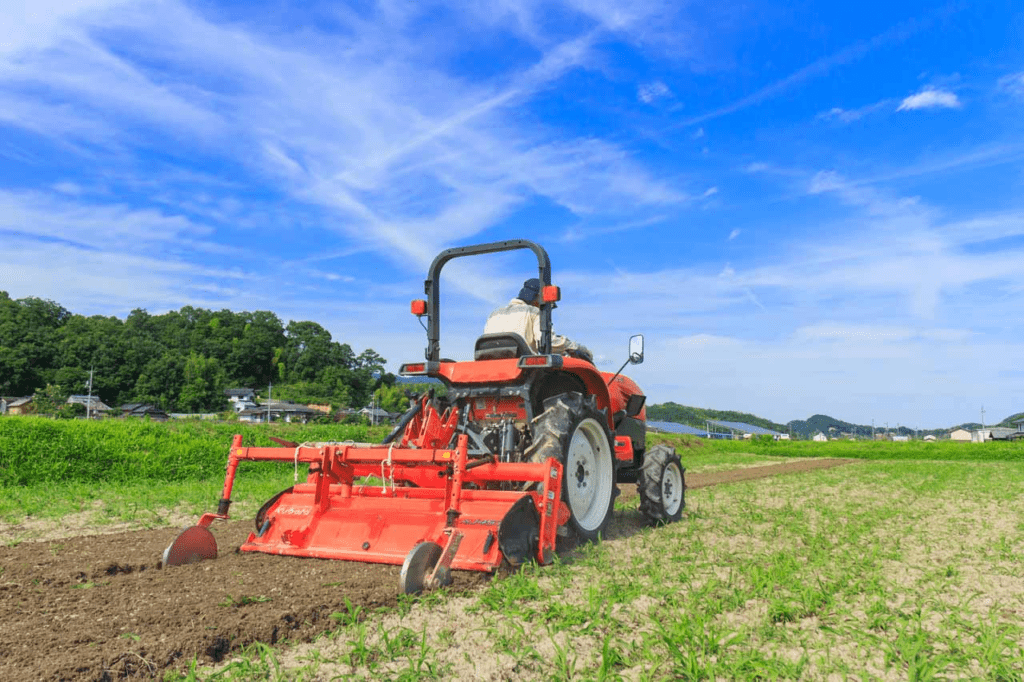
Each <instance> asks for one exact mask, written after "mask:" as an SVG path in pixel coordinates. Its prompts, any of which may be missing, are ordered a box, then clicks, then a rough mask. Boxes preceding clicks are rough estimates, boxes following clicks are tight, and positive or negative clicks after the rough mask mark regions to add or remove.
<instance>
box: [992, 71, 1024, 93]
mask: <svg viewBox="0 0 1024 682" xmlns="http://www.w3.org/2000/svg"><path fill="white" fill-rule="evenodd" d="M998 87H999V89H1000V90H1002V91H1003V92H1008V93H1010V94H1011V95H1015V96H1017V97H1022V98H1024V71H1021V72H1019V73H1011V74H1007V75H1005V76H1003V77H1002V78H1000V79H999V83H998Z"/></svg>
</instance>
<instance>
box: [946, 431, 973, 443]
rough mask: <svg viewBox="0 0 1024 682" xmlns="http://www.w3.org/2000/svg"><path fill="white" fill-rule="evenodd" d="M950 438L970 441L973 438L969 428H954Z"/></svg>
mask: <svg viewBox="0 0 1024 682" xmlns="http://www.w3.org/2000/svg"><path fill="white" fill-rule="evenodd" d="M949 439H950V440H959V441H969V440H971V432H970V431H968V430H967V429H953V430H952V431H950V432H949Z"/></svg>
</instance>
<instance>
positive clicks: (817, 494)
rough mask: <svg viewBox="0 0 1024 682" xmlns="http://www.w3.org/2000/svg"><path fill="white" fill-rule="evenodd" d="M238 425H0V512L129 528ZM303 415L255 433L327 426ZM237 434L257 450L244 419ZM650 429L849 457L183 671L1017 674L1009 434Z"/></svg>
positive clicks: (707, 459) (707, 491) (293, 675)
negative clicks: (783, 434) (733, 434)
mask: <svg viewBox="0 0 1024 682" xmlns="http://www.w3.org/2000/svg"><path fill="white" fill-rule="evenodd" d="M239 428H240V427H239V426H237V425H232V426H223V425H207V424H183V425H159V424H127V425H121V424H117V423H110V424H107V423H97V424H85V423H79V422H72V423H65V424H61V423H59V422H48V421H44V420H20V419H19V420H14V419H3V420H0V457H2V460H0V467H3V479H2V480H3V486H2V490H0V492H2V493H3V495H2V496H0V515H2V516H3V517H4V519H5V520H8V521H16V520H17V519H19V518H23V516H24V515H25V514H41V515H51V516H60V515H61V514H65V513H68V512H69V511H73V512H81V511H84V510H92V512H91V513H94V514H97V515H103V517H104V518H107V519H110V520H120V521H129V522H131V523H135V524H139V525H147V524H158V523H166V522H168V521H167V520H166V518H165V516H166V513H167V512H166V510H167V509H169V508H174V507H178V508H181V507H182V505H184V506H185V507H187V506H189V505H195V506H196V509H195V510H194V513H198V512H200V511H208V510H210V509H211V508H212V504H213V502H214V501H215V500H216V498H217V496H218V495H219V489H220V484H221V478H220V477H221V475H222V474H221V472H222V471H223V466H224V461H225V459H226V456H227V448H228V444H229V443H230V438H231V434H232V433H233V432H234V431H236V430H238V429H239ZM319 428H322V427H318V428H317V429H311V430H308V431H307V430H303V429H300V428H296V427H291V428H286V429H283V430H281V431H277V430H275V431H274V433H275V434H277V435H280V436H282V437H285V438H289V439H291V440H295V441H299V440H306V439H332V440H342V439H344V438H343V437H341V436H338V435H337V433H331V434H329V435H328V434H325V432H323V431H320V430H318V429H319ZM327 428H328V429H330V428H331V427H327ZM118 429H123V430H124V431H119V430H118ZM275 429H276V427H275ZM242 431H243V432H244V433H245V436H246V439H247V441H248V440H249V439H251V441H249V442H252V443H254V444H260V443H264V444H265V443H269V441H266V442H264V441H261V440H260V439H261V438H266V436H267V435H268V432H267V430H266V427H249V428H248V429H245V428H242ZM382 435H383V430H381V432H380V433H372V434H366V433H365V430H364V431H363V432H362V433H357V432H351V433H346V434H345V437H350V438H352V439H356V440H373V439H376V440H379V439H380V437H381V436H382ZM667 440H669V441H670V442H672V443H674V444H675V445H676V446H677V448H678V449H679V451H680V453H681V455H682V459H683V462H684V464H685V465H686V466H687V468H688V470H689V471H691V472H701V471H712V470H719V469H723V468H731V467H743V466H755V465H759V464H764V463H769V462H775V461H783V460H785V459H787V458H792V457H849V458H857V459H862V460H865V461H862V462H858V463H855V464H852V465H849V466H843V467H838V468H834V469H827V470H818V471H811V472H806V473H801V474H794V475H789V476H779V477H773V478H767V479H761V480H756V481H748V482H743V483H734V484H730V485H722V486H716V487H711V488H702V489H697V490H692V491H690V492H689V493H688V497H687V511H686V514H685V515H684V518H683V519H682V521H680V522H679V523H677V524H673V525H671V526H667V527H662V528H647V527H644V526H643V525H642V524H641V523H640V515H639V513H638V512H637V510H636V508H635V498H633V500H634V501H633V502H632V503H630V502H628V501H627V502H625V503H623V504H622V505H620V506H619V509H618V511H617V519H616V528H617V529H619V530H618V531H616V532H615V533H614V534H613V537H610V538H609V539H607V540H606V541H605V542H603V543H601V544H599V545H595V546H590V547H587V548H585V549H584V550H583V551H582V552H580V553H579V554H578V555H575V556H569V557H565V558H564V560H563V561H561V562H560V563H556V564H555V565H553V566H548V567H542V568H538V567H527V568H526V569H525V570H523V571H521V572H519V573H515V574H513V575H511V576H507V577H504V578H501V579H495V580H493V581H491V582H490V583H488V585H487V586H486V587H484V588H482V589H479V590H477V591H475V592H472V593H468V594H449V593H447V592H444V591H442V592H438V593H434V594H431V595H429V596H427V597H425V598H423V599H421V600H419V601H413V600H409V601H403V603H402V605H401V606H400V607H399V608H393V609H388V610H382V611H377V612H370V613H366V612H357V613H343V612H342V611H343V609H340V608H339V613H338V614H337V618H336V621H337V625H336V628H335V630H334V631H333V632H331V633H329V634H327V635H325V636H324V637H322V638H321V639H320V640H319V641H317V642H315V643H313V644H303V645H297V646H286V647H277V648H271V647H269V646H266V645H257V646H255V647H252V648H251V649H249V650H247V652H245V653H244V654H243V655H242V656H240V657H238V658H236V659H235V660H233V661H231V662H230V663H228V664H227V665H223V666H219V667H217V668H209V669H207V668H200V669H196V670H193V672H192V673H191V674H190V675H189V677H191V678H192V679H201V680H254V679H259V680H330V679H349V678H354V679H393V680H411V679H514V680H518V679H522V680H533V679H555V680H569V679H586V680H591V679H595V680H613V679H614V680H619V679H622V680H670V679H687V680H698V679H742V680H746V679H762V680H763V679H806V680H823V679H837V680H840V679H864V680H933V679H979V680H1021V679H1024V649H1022V644H1021V643H1022V642H1024V494H1022V493H1024V483H1022V481H1024V444H1012V445H1011V444H1000V443H986V444H971V443H936V444H923V443H863V444H862V443H849V442H830V443H771V444H767V443H760V442H754V443H750V442H723V441H717V442H714V441H713V442H710V443H709V442H706V441H697V442H690V441H685V440H683V439H679V438H678V437H675V438H668V439H667ZM12 453H13V454H12ZM179 458H180V459H179ZM52 459H58V460H59V459H63V460H65V461H58V462H53V461H51V460H52ZM986 460H987V461H986ZM100 462H102V463H100ZM253 468H254V469H257V468H261V467H257V466H256V465H255V464H254V465H253ZM270 469H273V470H272V471H271V470H266V471H263V472H260V471H252V472H249V473H244V475H245V476H246V478H245V479H242V478H240V481H239V485H238V486H237V488H236V489H238V490H240V491H241V490H243V489H245V490H247V491H248V492H247V493H246V495H247V497H246V499H247V500H249V501H248V504H251V505H253V506H254V505H256V504H258V503H259V502H261V501H262V500H264V499H266V497H268V496H269V494H271V493H272V492H275V491H276V490H277V489H279V488H280V487H283V486H284V485H288V484H290V482H291V478H292V474H293V472H292V469H291V467H288V466H283V467H270ZM104 472H110V473H111V479H110V480H104ZM65 476H66V477H68V479H67V480H65V479H64V478H62V477H65ZM76 477H77V478H76ZM146 477H148V478H146ZM243 480H244V485H242V482H243Z"/></svg>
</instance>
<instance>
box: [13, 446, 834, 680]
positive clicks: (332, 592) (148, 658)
mask: <svg viewBox="0 0 1024 682" xmlns="http://www.w3.org/2000/svg"><path fill="white" fill-rule="evenodd" d="M851 461H854V460H839V459H822V460H801V461H795V462H787V463H784V464H776V465H771V466H762V467H750V468H745V469H738V470H733V471H720V472H715V473H709V474H703V475H702V474H689V473H688V474H687V476H686V482H687V487H689V488H691V489H692V488H701V487H706V486H711V485H718V484H722V483H731V482H737V481H745V480H752V479H756V478H764V477H768V476H776V475H780V474H787V473H797V472H801V471H808V470H812V469H821V468H828V467H833V466H839V465H842V464H847V463H849V462H851ZM623 492H624V494H626V495H633V494H634V486H632V485H627V486H623ZM619 516H620V517H621V516H622V515H621V514H620V515H619ZM616 521H617V525H619V526H621V525H622V524H621V523H620V519H617V520H616ZM251 528H252V522H251V521H247V522H242V521H238V522H228V523H219V524H215V525H214V527H213V530H214V533H215V535H216V536H217V541H218V544H219V546H220V553H221V556H220V558H218V559H217V560H216V561H209V562H205V563H201V564H196V565H192V566H183V567H178V568H173V569H166V570H160V569H159V568H158V567H157V566H158V560H159V559H160V557H161V554H162V552H163V550H164V548H165V547H166V546H167V544H168V543H169V542H170V541H171V540H173V538H174V537H175V535H176V533H177V531H176V530H174V529H166V528H165V529H159V530H143V531H130V532H122V533H116V534H106V535H91V536H76V537H65V538H62V539H55V540H48V541H45V542H23V543H21V544H17V545H15V546H8V547H4V548H2V549H0V680H12V681H13V680H119V679H135V678H137V679H151V678H154V677H155V678H160V677H162V676H163V673H164V671H167V670H185V669H187V668H188V665H189V664H190V662H191V661H192V660H193V659H198V661H199V662H200V663H211V662H218V661H221V660H223V659H224V658H225V657H226V656H227V655H228V654H230V653H231V652H233V651H236V650H238V649H239V648H241V647H243V646H245V645H247V644H251V643H253V642H257V641H259V642H267V643H271V644H273V643H277V642H279V641H282V640H289V641H293V642H295V641H309V640H311V639H312V638H314V637H315V636H317V635H318V634H319V633H321V632H324V631H325V630H328V629H330V628H331V626H332V623H333V621H332V619H331V614H332V613H336V612H344V611H345V610H346V608H347V605H351V607H352V608H360V609H361V610H362V612H363V613H365V612H366V611H367V610H372V609H374V608H377V607H382V606H392V605H395V604H397V600H398V595H397V592H398V572H399V568H398V567H397V566H381V565H372V564H361V563H350V562H342V561H325V560H316V559H294V558H286V557H277V556H269V555H264V554H258V553H245V554H242V553H239V552H237V551H233V548H235V547H238V546H239V545H240V544H241V543H242V542H243V541H244V540H245V537H246V536H247V535H248V533H249V532H250V530H251ZM629 532H630V529H627V528H622V527H613V528H612V529H611V534H612V535H621V534H623V533H629ZM487 579H489V577H488V576H487V575H485V574H482V573H470V572H461V571H459V572H456V581H455V584H454V585H453V587H452V589H454V590H462V591H464V590H471V589H473V588H474V587H475V586H477V585H479V584H480V583H482V582H483V581H485V580H487Z"/></svg>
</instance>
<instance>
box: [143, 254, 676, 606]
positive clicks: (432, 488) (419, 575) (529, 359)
mask: <svg viewBox="0 0 1024 682" xmlns="http://www.w3.org/2000/svg"><path fill="white" fill-rule="evenodd" d="M514 249H530V250H532V251H533V253H534V254H535V255H536V256H537V262H538V273H539V279H540V282H541V287H542V288H541V295H540V299H541V302H540V307H539V315H540V329H541V335H540V342H539V348H538V349H537V352H533V351H532V350H531V349H530V348H529V347H528V346H527V344H526V342H525V341H524V340H523V339H522V338H521V337H520V336H519V335H517V334H507V333H503V334H485V335H484V336H481V337H480V338H479V339H477V341H476V344H475V348H474V353H473V360H472V361H468V362H455V361H453V360H448V359H443V358H442V357H441V352H440V290H441V279H440V278H441V270H442V269H443V267H444V266H445V264H446V263H448V262H449V261H450V260H452V259H454V258H460V257H464V256H475V255H480V254H488V253H496V252H501V251H510V250H514ZM425 293H426V299H425V300H416V301H413V303H412V313H413V314H415V315H417V316H419V317H421V318H423V317H425V318H426V329H427V348H426V355H425V361H423V362H413V363H406V364H404V365H402V367H401V369H400V370H399V371H400V374H402V375H404V376H410V377H417V376H422V377H432V378H434V379H437V380H440V381H441V382H443V384H444V385H445V386H446V388H447V391H446V394H445V395H443V396H439V395H435V392H434V391H430V392H428V393H427V394H425V395H423V396H421V397H420V399H419V400H417V401H416V402H415V404H414V405H413V406H412V407H411V408H410V409H409V411H408V412H406V413H405V415H403V417H402V418H401V420H400V421H399V423H398V425H397V426H396V427H395V429H394V430H393V431H392V432H391V433H390V434H389V435H388V436H387V438H385V439H384V442H383V443H381V444H376V445H374V444H355V443H305V444H302V445H297V444H294V443H282V445H283V447H279V448H244V447H242V443H241V437H240V436H236V437H235V441H234V444H233V447H232V450H231V453H230V456H229V459H228V472H227V477H226V480H225V485H224V494H223V496H222V499H221V502H220V506H219V508H218V512H217V513H216V514H205V515H204V516H203V517H202V518H201V519H200V522H199V524H198V525H197V526H193V527H192V528H189V529H186V531H185V532H184V533H182V534H181V535H180V536H179V537H178V539H177V540H175V542H174V543H172V544H171V546H169V547H168V548H167V551H166V552H165V553H164V562H163V563H164V564H165V565H175V564H181V563H190V562H192V561H198V560H200V559H203V558H211V557H215V556H216V553H217V550H216V542H215V540H214V538H213V535H212V534H211V533H210V532H209V530H208V527H209V526H210V524H211V523H212V522H213V521H214V520H215V519H225V518H227V517H228V507H229V505H230V503H231V501H230V495H231V487H232V484H233V480H234V475H235V469H236V467H237V466H238V463H239V461H242V460H276V461H289V462H290V461H293V460H294V461H295V463H296V466H297V465H298V462H307V463H309V471H308V474H307V477H306V481H305V482H304V483H298V484H296V485H295V486H293V487H292V488H289V489H287V490H285V491H282V492H281V493H280V494H278V495H277V496H275V497H274V498H272V499H271V500H269V501H268V502H267V503H266V504H265V505H263V507H262V508H261V509H260V511H259V513H258V514H257V515H256V532H254V533H253V534H251V535H250V537H249V539H248V540H247V541H246V542H245V543H244V544H243V545H242V546H241V550H242V551H259V552H267V553H272V554H285V555H293V556H307V557H321V558H335V559H346V560H354V561H367V562H376V563H391V564H401V565H402V573H401V575H402V578H401V585H400V588H401V589H402V591H404V592H406V593H418V592H420V591H421V590H423V589H424V588H425V587H436V586H439V585H444V584H447V583H448V582H449V581H450V578H451V573H450V572H451V569H453V568H455V569H464V570H482V571H493V570H494V569H495V568H497V567H498V566H499V565H501V563H502V562H503V561H504V562H508V563H510V564H512V565H518V564H520V563H522V562H524V561H528V560H537V561H539V562H540V563H549V562H550V561H551V560H553V557H554V552H555V549H556V544H566V543H569V544H574V543H575V542H580V541H582V542H593V541H596V540H598V539H599V538H600V537H601V535H602V534H603V533H604V532H605V531H606V530H607V527H608V524H609V522H610V521H611V518H612V508H613V504H614V501H615V497H616V495H617V494H618V486H617V484H618V483H625V482H635V483H637V486H638V488H639V493H640V510H641V512H642V513H643V514H644V515H645V516H646V517H647V519H648V520H649V521H650V522H652V523H670V522H673V521H677V520H678V519H679V518H680V516H681V515H682V510H683V506H684V491H685V482H684V469H683V466H682V464H681V463H680V460H679V456H678V455H676V453H675V451H674V450H673V449H672V448H669V447H667V446H656V447H654V448H652V449H650V450H646V448H645V436H646V421H645V418H646V414H645V408H644V402H645V396H644V395H643V393H642V392H641V391H640V388H639V387H638V386H637V385H636V383H635V382H633V381H632V380H631V379H629V378H627V377H625V376H622V375H621V373H620V372H621V371H622V369H624V368H625V366H626V364H629V363H633V364H638V363H640V362H643V337H642V336H639V335H638V336H634V337H632V338H631V339H630V343H629V359H628V360H627V361H626V363H624V364H623V365H622V367H621V368H620V369H619V372H615V373H610V372H601V371H599V370H598V369H597V368H596V367H595V366H594V365H593V364H592V363H591V362H589V361H588V360H585V359H581V358H577V357H570V356H567V355H558V354H553V353H552V352H551V342H552V331H551V312H552V309H553V308H554V306H555V303H556V302H557V301H558V300H559V298H560V291H559V289H558V287H556V286H552V284H551V264H550V260H549V259H548V255H547V252H546V251H545V250H544V249H543V248H542V247H540V246H539V245H537V244H535V243H533V242H530V241H527V240H510V241H504V242H494V243H490V244H480V245H476V246H466V247H460V248H453V249H448V250H446V251H443V252H442V253H441V254H440V255H438V256H437V258H435V259H434V262H433V263H432V264H431V266H430V270H429V273H428V277H427V280H426V282H425ZM279 442H280V441H279ZM370 477H372V478H370ZM368 479H369V480H368ZM376 481H381V482H376Z"/></svg>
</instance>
